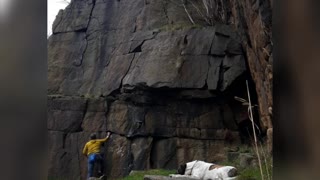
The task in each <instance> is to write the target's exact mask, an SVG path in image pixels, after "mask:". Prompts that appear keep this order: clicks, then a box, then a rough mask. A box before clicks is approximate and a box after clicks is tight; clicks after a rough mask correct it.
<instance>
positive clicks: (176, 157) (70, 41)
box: [48, 0, 265, 179]
mask: <svg viewBox="0 0 320 180" xmlns="http://www.w3.org/2000/svg"><path fill="white" fill-rule="evenodd" d="M197 18H198V19H199V17H197ZM188 23H189V20H188V17H187V15H186V14H185V12H184V10H183V8H181V7H177V6H176V5H175V4H174V3H173V2H172V1H160V0H135V1H132V0H121V1H120V0H89V1H88V0H74V1H72V3H71V4H70V5H69V6H68V7H67V8H66V10H64V11H60V12H59V14H58V16H57V18H56V21H55V22H54V25H53V35H52V36H51V37H50V38H49V44H48V49H49V50H48V52H49V53H48V83H49V84H48V94H49V95H48V130H49V133H48V135H49V176H50V177H59V178H67V179H85V177H86V173H87V162H86V161H87V160H86V158H85V157H84V156H83V155H82V148H83V146H84V144H85V143H86V141H87V140H88V138H89V135H90V133H91V132H99V136H100V137H103V136H105V132H106V131H111V132H113V135H112V137H111V139H110V141H108V142H107V143H106V144H105V146H104V147H103V149H102V152H103V153H104V156H105V159H106V162H105V163H106V174H107V175H108V177H111V178H117V177H121V176H125V175H127V174H129V172H130V171H131V170H143V169H148V168H167V169H174V168H177V166H178V165H179V164H182V163H185V162H188V161H192V160H195V159H198V160H204V161H207V162H217V161H222V160H225V159H226V158H227V157H226V153H225V148H226V147H234V146H237V145H239V144H240V135H239V131H238V124H239V123H240V122H241V121H242V120H244V119H246V118H247V117H244V116H243V113H244V112H246V108H243V107H242V105H241V104H240V103H237V102H235V100H234V96H235V95H236V96H240V97H245V79H247V78H248V77H247V75H248V74H249V72H248V69H247V65H246V59H245V57H246V56H247V55H248V52H244V51H243V47H242V43H243V41H242V35H241V33H239V31H238V30H237V29H236V28H234V27H233V26H230V25H225V24H217V25H215V26H212V27H206V28H194V27H191V26H190V25H186V24H188ZM176 24H178V25H183V26H184V27H182V28H179V29H170V27H171V26H173V25H176ZM239 34H240V35H241V36H239ZM249 63H250V62H249ZM251 66H252V65H251ZM250 68H251V67H250ZM255 70H256V69H255ZM251 73H254V71H252V70H251ZM254 78H258V77H257V76H254ZM255 82H256V81H255ZM259 92H260V93H261V91H258V95H259ZM260 95H261V94H260ZM259 97H260V96H259ZM264 102H265V101H264ZM259 104H261V102H260V101H259Z"/></svg>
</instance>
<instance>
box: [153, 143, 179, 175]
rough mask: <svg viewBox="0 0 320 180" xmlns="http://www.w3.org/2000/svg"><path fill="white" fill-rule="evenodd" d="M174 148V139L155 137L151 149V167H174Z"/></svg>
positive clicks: (175, 155) (175, 160)
mask: <svg viewBox="0 0 320 180" xmlns="http://www.w3.org/2000/svg"><path fill="white" fill-rule="evenodd" d="M176 150H177V142H176V139H174V138H170V139H158V140H156V139H155V140H154V141H153V144H152V151H151V159H150V160H151V161H150V163H151V168H154V169H158V168H165V169H175V168H176V164H177V154H176V153H177V152H176Z"/></svg>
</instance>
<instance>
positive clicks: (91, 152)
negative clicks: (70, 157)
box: [82, 132, 111, 179]
mask: <svg viewBox="0 0 320 180" xmlns="http://www.w3.org/2000/svg"><path fill="white" fill-rule="evenodd" d="M110 134H111V133H110V132H108V133H107V136H106V137H105V138H104V139H97V135H96V133H92V134H91V135H90V140H89V141H88V142H87V143H86V144H85V146H84V148H83V151H82V153H83V154H84V155H85V156H87V158H88V179H89V178H90V177H92V176H93V169H94V165H95V164H96V163H98V164H99V166H100V171H99V175H101V177H100V178H102V177H104V176H105V175H104V173H103V170H104V162H103V157H102V154H101V152H100V149H101V146H102V144H103V143H104V142H106V141H107V140H108V139H109V137H110Z"/></svg>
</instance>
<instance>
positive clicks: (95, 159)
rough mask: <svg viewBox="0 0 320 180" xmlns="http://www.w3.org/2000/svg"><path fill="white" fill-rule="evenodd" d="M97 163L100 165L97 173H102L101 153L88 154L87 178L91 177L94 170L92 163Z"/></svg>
mask: <svg viewBox="0 0 320 180" xmlns="http://www.w3.org/2000/svg"><path fill="white" fill-rule="evenodd" d="M96 163H97V164H99V166H100V171H99V173H101V174H102V173H103V169H104V166H103V158H102V155H101V154H90V155H89V156H88V178H89V177H93V170H94V165H95V164H96Z"/></svg>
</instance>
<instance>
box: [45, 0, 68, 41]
mask: <svg viewBox="0 0 320 180" xmlns="http://www.w3.org/2000/svg"><path fill="white" fill-rule="evenodd" d="M47 2H48V21H47V23H48V31H47V32H48V36H49V35H50V34H51V33H52V23H53V21H54V19H55V18H56V15H57V14H58V12H59V10H60V9H64V8H65V7H66V6H67V5H68V3H66V2H64V1H63V0H47Z"/></svg>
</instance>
